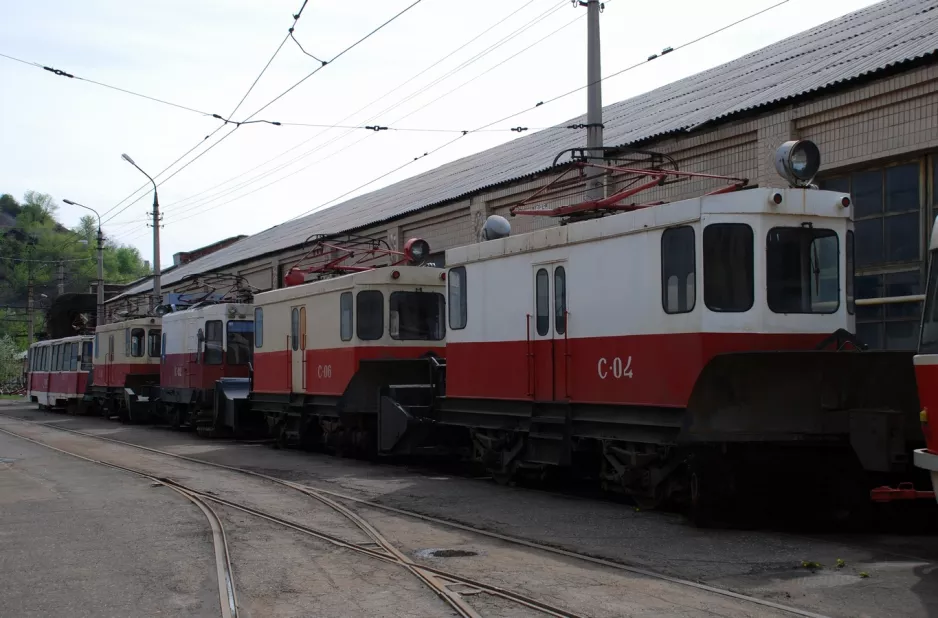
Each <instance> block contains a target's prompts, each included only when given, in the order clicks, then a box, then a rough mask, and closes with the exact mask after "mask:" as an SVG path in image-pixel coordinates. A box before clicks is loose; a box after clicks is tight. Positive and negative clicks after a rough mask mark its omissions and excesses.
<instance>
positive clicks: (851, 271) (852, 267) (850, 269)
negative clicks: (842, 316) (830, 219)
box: [846, 230, 857, 315]
mask: <svg viewBox="0 0 938 618" xmlns="http://www.w3.org/2000/svg"><path fill="white" fill-rule="evenodd" d="M853 242H854V241H853V231H852V230H851V231H848V232H847V248H846V251H847V313H849V314H851V315H853V311H854V304H853V279H854V277H856V270H857V268H856V258H855V257H854V255H853Z"/></svg>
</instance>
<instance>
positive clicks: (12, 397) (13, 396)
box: [0, 395, 25, 399]
mask: <svg viewBox="0 0 938 618" xmlns="http://www.w3.org/2000/svg"><path fill="white" fill-rule="evenodd" d="M0 399H25V397H23V396H22V395H0Z"/></svg>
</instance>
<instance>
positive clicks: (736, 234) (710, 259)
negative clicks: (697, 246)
mask: <svg viewBox="0 0 938 618" xmlns="http://www.w3.org/2000/svg"><path fill="white" fill-rule="evenodd" d="M703 260H704V263H703V277H704V303H705V304H706V305H707V308H708V309H710V310H711V311H721V312H739V313H741V312H744V311H749V309H751V308H752V303H753V296H754V293H753V262H752V260H753V241H752V228H751V227H749V226H748V225H746V224H745V223H714V224H712V225H708V226H707V227H705V228H704V231H703Z"/></svg>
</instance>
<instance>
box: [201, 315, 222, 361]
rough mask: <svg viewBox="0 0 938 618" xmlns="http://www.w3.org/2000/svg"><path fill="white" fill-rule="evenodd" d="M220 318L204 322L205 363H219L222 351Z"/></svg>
mask: <svg viewBox="0 0 938 618" xmlns="http://www.w3.org/2000/svg"><path fill="white" fill-rule="evenodd" d="M222 336H223V333H222V326H221V320H209V321H208V322H206V323H205V364H206V365H221V362H222V359H223V357H224V354H223V351H222Z"/></svg>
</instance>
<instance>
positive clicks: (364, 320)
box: [355, 290, 384, 341]
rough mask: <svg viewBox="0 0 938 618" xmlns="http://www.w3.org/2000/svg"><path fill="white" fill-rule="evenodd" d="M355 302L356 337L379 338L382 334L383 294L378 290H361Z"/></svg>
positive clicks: (364, 339) (365, 339)
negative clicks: (356, 317)
mask: <svg viewBox="0 0 938 618" xmlns="http://www.w3.org/2000/svg"><path fill="white" fill-rule="evenodd" d="M355 302H356V305H357V307H356V309H355V313H356V315H357V316H358V319H357V320H356V322H357V324H356V326H357V327H358V333H357V334H358V338H359V339H361V340H362V341H374V340H376V339H381V336H382V335H383V334H384V294H382V293H381V292H380V291H378V290H362V291H361V292H359V293H358V296H357V297H356V298H355Z"/></svg>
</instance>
